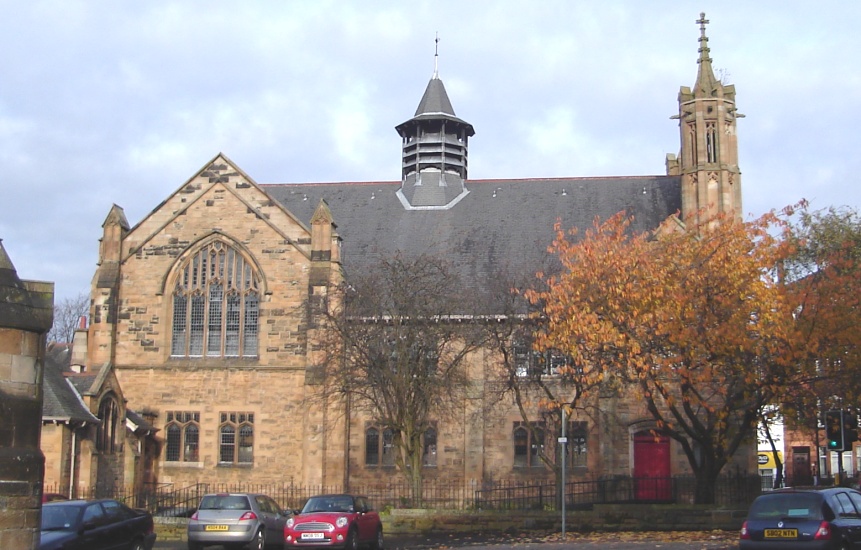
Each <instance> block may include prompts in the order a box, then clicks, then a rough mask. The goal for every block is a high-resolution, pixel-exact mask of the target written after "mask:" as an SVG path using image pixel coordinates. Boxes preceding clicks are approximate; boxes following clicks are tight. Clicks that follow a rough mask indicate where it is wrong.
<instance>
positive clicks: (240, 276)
mask: <svg viewBox="0 0 861 550" xmlns="http://www.w3.org/2000/svg"><path fill="white" fill-rule="evenodd" d="M259 280H260V279H259V277H258V275H257V273H256V272H255V271H254V269H253V268H252V266H251V264H250V263H249V262H247V261H246V260H245V258H244V257H243V256H242V254H240V253H239V252H238V251H236V250H235V249H234V248H232V247H231V246H229V245H228V244H226V243H224V242H222V241H213V242H211V243H209V244H207V245H205V246H203V247H201V249H200V250H198V251H197V252H196V253H195V254H194V255H193V256H191V257H190V258H189V259H188V261H187V262H186V263H185V264H184V265H183V266H182V269H181V270H180V272H179V276H178V277H177V279H176V287H175V288H174V292H173V331H172V341H171V348H170V354H171V355H172V356H179V357H203V356H207V357H238V356H242V357H253V356H255V355H257V334H258V330H259V303H260V299H259V290H258V286H259V285H258V283H259Z"/></svg>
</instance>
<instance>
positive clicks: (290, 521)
mask: <svg viewBox="0 0 861 550" xmlns="http://www.w3.org/2000/svg"><path fill="white" fill-rule="evenodd" d="M293 523H295V522H294V521H293V518H290V519H288V520H287V527H289V528H290V529H292V528H293Z"/></svg>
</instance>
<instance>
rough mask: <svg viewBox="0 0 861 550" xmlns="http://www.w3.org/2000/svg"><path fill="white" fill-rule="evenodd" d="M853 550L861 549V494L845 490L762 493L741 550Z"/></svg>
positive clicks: (751, 511) (747, 523)
mask: <svg viewBox="0 0 861 550" xmlns="http://www.w3.org/2000/svg"><path fill="white" fill-rule="evenodd" d="M850 548H861V493H859V492H858V491H856V490H854V489H849V488H844V487H831V488H827V489H815V490H814V489H810V490H806V489H805V490H802V489H781V490H777V491H771V492H768V493H765V494H762V495H760V496H759V497H757V498H756V500H754V501H753V503H752V504H751V506H750V509H749V511H748V514H747V519H746V520H745V521H744V524H743V525H742V528H741V533H740V539H739V550H769V549H782V550H787V549H791V550H808V549H809V550H831V549H834V550H837V549H839V550H845V549H850Z"/></svg>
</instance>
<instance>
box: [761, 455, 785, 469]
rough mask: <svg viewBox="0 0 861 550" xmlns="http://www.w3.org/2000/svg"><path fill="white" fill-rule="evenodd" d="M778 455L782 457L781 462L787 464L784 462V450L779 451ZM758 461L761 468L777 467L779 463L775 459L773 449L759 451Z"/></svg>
mask: <svg viewBox="0 0 861 550" xmlns="http://www.w3.org/2000/svg"><path fill="white" fill-rule="evenodd" d="M777 456H778V458H780V463H781V464H785V462H783V451H777ZM756 461H757V463H758V464H759V469H760V470H766V469H774V468H777V464H776V463H775V461H774V455H773V454H772V453H771V451H759V452H758V453H757V455H756Z"/></svg>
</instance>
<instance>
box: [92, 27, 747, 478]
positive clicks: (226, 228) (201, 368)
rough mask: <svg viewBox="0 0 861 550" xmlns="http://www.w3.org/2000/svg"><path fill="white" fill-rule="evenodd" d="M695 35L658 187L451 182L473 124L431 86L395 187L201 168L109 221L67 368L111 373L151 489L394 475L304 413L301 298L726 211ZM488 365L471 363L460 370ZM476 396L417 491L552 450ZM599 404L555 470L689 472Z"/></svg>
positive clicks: (309, 409) (459, 173)
mask: <svg viewBox="0 0 861 550" xmlns="http://www.w3.org/2000/svg"><path fill="white" fill-rule="evenodd" d="M699 23H700V38H699V44H700V46H699V55H698V60H697V62H698V71H697V77H696V81H695V83H694V85H693V87H690V88H689V87H686V86H685V87H682V88H681V90H680V92H679V95H678V108H679V110H678V115H677V117H674V118H677V119H678V124H679V128H680V144H679V154H678V156H676V155H667V159H666V174H665V175H656V176H620V177H595V178H577V177H571V178H554V179H497V180H490V179H469V178H468V150H469V146H470V138H472V137H473V135H474V134H475V129H474V128H473V126H472V125H471V124H470V123H468V122H466V121H465V120H463V119H461V118H459V117H457V116H456V115H455V112H454V109H453V107H452V104H451V102H450V100H449V97H448V95H447V93H446V90H445V88H444V86H443V83H442V80H440V79H439V77H438V75H437V74H436V72H435V74H434V75H433V78H432V79H431V80H430V82H429V84H428V87H427V89H426V91H425V94H424V96H423V97H422V98H421V101H420V103H419V107H418V109H417V110H416V113H415V115H414V116H413V117H412V118H410V119H408V120H407V121H406V122H404V123H402V124H400V125H398V126H397V127H396V130H397V132H398V134H399V136H400V139H401V142H402V158H401V166H402V174H401V179H400V180H399V181H391V182H365V183H331V184H260V183H257V182H256V181H254V180H253V179H252V177H251V176H250V175H249V174H246V173H245V172H244V171H243V170H242V169H241V168H240V167H239V166H237V165H235V164H234V163H233V162H232V161H231V160H230V159H229V158H228V157H227V156H225V155H223V154H218V155H216V156H215V157H214V158H213V159H211V160H210V161H208V162H206V163H205V164H204V166H203V168H202V169H201V170H200V171H199V172H197V173H196V174H194V175H192V176H191V177H190V178H189V179H188V181H186V182H185V183H183V184H182V185H180V186H179V188H178V189H177V190H176V191H175V192H174V193H172V194H171V195H170V196H168V197H167V198H166V199H165V200H164V202H163V203H162V204H160V205H158V206H157V207H156V208H155V209H154V210H153V211H152V212H150V213H149V214H148V215H147V216H146V217H144V219H142V220H140V221H139V222H137V224H136V225H134V226H131V225H130V224H129V222H128V220H127V219H126V217H125V215H124V212H123V210H122V209H121V208H120V207H118V206H113V207H112V208H111V209H110V212H109V213H108V216H107V218H106V219H105V222H104V225H103V229H104V233H103V236H102V239H101V242H100V248H99V260H98V268H97V270H96V273H95V275H94V277H93V281H92V289H91V299H92V305H91V312H90V324H89V326H88V327H87V332H86V342H85V345H86V350H87V351H86V357H85V359H82V361H81V362H82V363H86V364H85V365H84V366H83V369H84V370H85V371H86V372H87V373H89V374H90V375H91V376H92V375H97V374H98V373H100V372H101V371H102V369H110V370H111V371H112V373H113V375H115V377H116V380H117V381H118V383H119V384H120V385H121V388H122V395H123V396H124V400H125V402H124V404H127V406H128V408H129V409H132V410H134V411H137V412H139V413H141V414H142V415H144V416H145V418H146V419H147V420H148V421H149V422H150V423H151V424H152V426H154V427H155V428H156V429H157V430H158V434H157V437H158V440H159V441H160V449H158V450H157V451H156V452H155V455H154V459H153V464H152V471H151V472H150V473H149V474H148V475H149V476H150V477H151V478H152V480H154V481H157V482H159V483H171V484H173V485H174V486H175V487H182V486H185V485H191V484H194V483H197V482H239V481H254V482H261V483H264V482H285V481H292V482H294V483H297V484H305V485H329V486H334V485H344V484H348V483H369V482H371V481H384V480H386V479H389V478H390V477H394V476H395V475H396V474H395V473H394V471H393V470H392V469H391V468H387V465H388V463H387V461H386V457H385V453H386V452H387V447H386V444H387V442H386V440H385V437H384V433H385V427H384V426H377V425H375V424H374V422H373V420H374V419H373V418H367V417H364V416H361V415H351V414H348V413H345V411H344V409H343V405H342V404H340V403H337V402H332V403H330V405H329V406H320V405H318V404H315V403H316V402H315V401H314V400H313V399H311V398H312V397H313V396H314V395H315V393H316V392H318V387H317V385H316V384H317V382H316V381H315V376H314V371H313V368H312V367H313V366H314V365H315V364H316V363H317V362H318V361H319V360H320V354H319V352H317V351H315V346H314V344H315V342H318V341H319V337H320V335H319V334H316V333H315V331H316V330H318V329H316V328H315V327H316V326H317V325H316V324H315V323H314V322H313V318H312V317H313V315H314V312H313V311H312V310H311V309H309V305H308V304H309V303H311V302H312V300H311V299H310V298H312V297H315V296H325V295H326V294H327V292H329V290H330V289H331V288H333V286H335V285H338V284H340V283H341V282H342V281H344V280H348V279H349V276H350V273H351V272H352V273H355V272H360V271H361V270H363V269H367V268H368V267H369V266H370V265H372V264H373V262H374V261H375V258H380V257H382V256H386V255H391V254H395V253H403V252H408V253H410V252H411V253H436V254H444V255H446V257H449V258H451V259H452V261H453V262H455V263H456V264H457V265H458V266H460V267H459V268H460V269H461V270H462V272H463V273H464V274H465V275H466V276H467V277H470V278H471V280H473V281H485V280H487V279H488V278H491V277H493V276H494V274H495V272H496V271H497V270H500V269H503V268H504V269H509V270H519V271H521V272H522V271H525V270H531V272H532V273H534V272H535V271H536V266H541V265H542V263H543V262H544V261H545V259H546V255H547V253H546V252H545V251H546V248H547V245H548V244H549V243H550V242H551V240H552V237H553V223H554V222H555V221H556V219H557V218H558V219H561V220H562V222H563V224H564V225H566V226H568V227H571V226H580V227H584V226H587V225H589V224H591V222H592V220H593V218H594V217H595V216H600V217H601V218H605V219H606V218H608V217H609V216H612V215H613V214H615V213H617V212H619V211H621V210H625V211H627V212H628V213H630V214H632V215H634V216H635V225H636V227H635V229H638V230H651V229H655V228H657V227H658V225H659V224H660V223H661V222H662V221H664V220H665V219H667V218H668V217H671V216H678V217H679V218H680V219H681V218H682V217H684V216H687V215H690V214H694V213H696V212H697V211H699V210H700V209H703V211H706V212H710V213H714V212H718V211H721V212H739V213H740V212H741V179H740V171H739V167H738V155H737V151H738V144H737V139H736V120H737V118H738V117H739V116H740V115H739V114H738V113H737V111H736V105H735V89H734V87H733V86H731V85H725V84H723V83H722V82H720V81H719V80H718V79H717V78H715V75H714V71H713V69H712V65H711V58H710V50H709V47H708V39H707V37H706V33H705V20H704V18H702V19H701V20H700V22H699ZM479 143H480V142H479ZM392 162H393V163H395V162H397V159H392ZM493 360H494V359H493V357H492V354H489V353H486V354H475V357H474V360H473V367H474V368H473V371H474V372H478V373H483V372H486V371H487V369H486V368H485V366H484V364H483V363H482V362H485V363H488V364H489V363H492V362H493ZM479 376H481V375H479ZM103 378H104V377H103ZM475 387H476V388H477V390H476V392H473V397H474V398H473V399H471V400H469V402H465V403H464V405H463V409H462V411H461V412H460V413H458V414H456V415H452V416H450V417H449V418H439V419H437V424H436V426H437V427H436V429H435V431H434V433H433V434H429V436H428V437H429V439H428V442H426V443H427V445H426V451H427V455H428V456H427V457H426V460H425V465H426V467H427V475H426V477H427V478H430V479H433V478H440V479H447V480H463V481H469V480H478V481H481V480H487V479H497V480H499V479H505V480H528V479H535V478H536V477H540V476H545V477H546V476H547V475H548V474H547V472H546V471H544V470H543V469H542V468H540V467H538V466H540V465H539V464H535V463H534V461H533V460H531V455H530V453H531V452H532V451H530V448H532V447H534V445H535V444H555V435H554V436H553V437H552V438H549V439H548V442H549V443H548V442H530V441H528V440H525V439H524V437H526V438H527V439H528V434H526V432H524V431H523V430H521V429H520V428H519V426H520V422H521V421H522V418H521V416H520V414H519V412H518V411H517V409H516V408H515V407H514V406H513V405H511V403H507V404H506V403H500V404H498V405H497V406H496V407H495V408H493V409H492V411H493V412H492V414H487V411H488V410H491V409H490V408H489V407H488V406H487V405H488V404H487V403H485V402H484V399H485V398H484V396H483V394H482V388H483V387H484V386H483V384H482V381H481V380H477V381H476V386H475ZM603 406H604V408H605V409H606V410H608V411H609V410H612V411H613V420H612V421H610V420H609V418H610V417H609V416H606V417H604V416H600V417H588V418H587V417H585V416H584V417H583V418H578V419H575V420H577V424H576V425H577V426H579V428H578V429H579V430H580V431H579V432H578V433H577V434H573V436H574V437H573V438H572V440H574V441H575V442H576V444H577V445H578V449H577V460H578V462H577V463H576V464H575V465H574V466H575V467H574V468H573V469H572V474H571V475H573V476H578V475H580V476H592V477H598V476H605V475H638V474H649V475H656V474H663V475H675V474H680V473H689V466H688V464H687V461H686V459H685V457H684V455H683V454H682V453H679V452H677V451H678V449H676V448H675V446H674V444H672V443H671V442H669V441H668V440H667V441H660V442H656V441H655V440H654V438H651V439H649V438H645V439H644V438H642V437H640V438H639V439H638V436H642V434H645V433H647V430H648V429H649V428H650V427H652V426H653V424H651V423H650V420H649V418H648V415H647V414H646V412H645V411H644V410H642V409H641V406H640V404H638V403H637V402H635V401H633V400H631V399H630V398H628V399H626V398H625V397H615V398H612V399H609V400H608V401H607V402H606V403H604V404H603ZM602 419H603V420H602ZM647 439H648V441H647ZM754 447H755V445H754ZM524 453H525V455H524ZM748 455H749V456H748ZM754 457H755V453H754V452H753V450H752V449H751V452H750V453H746V454H745V453H743V454H742V455H741V456H740V457H739V458H738V461H737V462H736V463H735V465H736V467H738V468H740V469H743V470H745V471H756V466H755V464H754ZM98 459H99V457H96V460H98ZM104 459H105V460H108V457H104ZM115 462H116V461H115ZM643 468H647V470H643ZM126 477H127V476H126Z"/></svg>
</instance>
